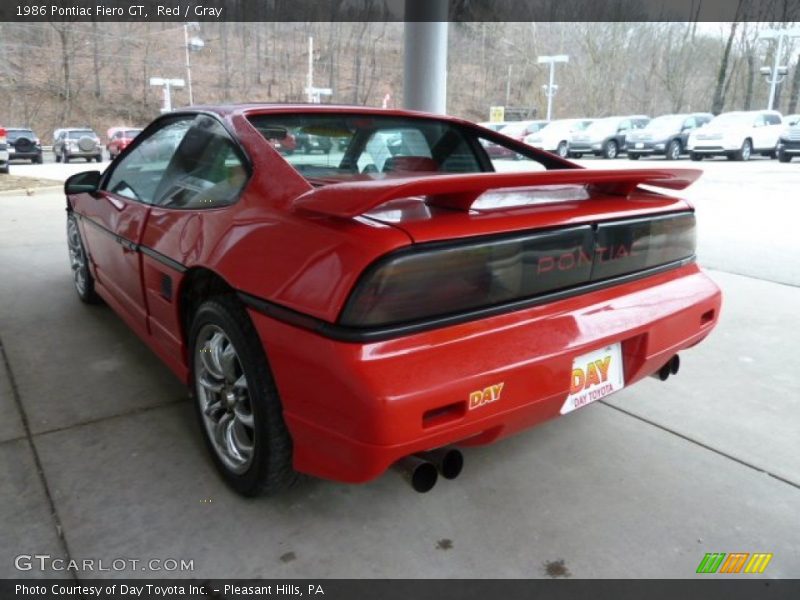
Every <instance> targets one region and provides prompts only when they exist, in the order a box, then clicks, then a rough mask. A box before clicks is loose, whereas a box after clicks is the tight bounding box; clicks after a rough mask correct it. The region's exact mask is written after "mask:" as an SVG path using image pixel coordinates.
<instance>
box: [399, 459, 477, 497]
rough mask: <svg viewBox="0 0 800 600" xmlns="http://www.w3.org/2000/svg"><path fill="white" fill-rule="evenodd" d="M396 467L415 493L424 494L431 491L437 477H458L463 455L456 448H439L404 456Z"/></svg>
mask: <svg viewBox="0 0 800 600" xmlns="http://www.w3.org/2000/svg"><path fill="white" fill-rule="evenodd" d="M396 467H397V468H398V469H399V470H400V471H401V472H402V473H403V476H404V477H405V479H406V481H408V483H409V484H411V487H412V488H413V489H414V491H415V492H419V493H420V494H424V493H425V492H429V491H431V490H432V489H433V486H435V485H436V482H437V481H438V479H439V475H441V476H442V477H444V478H445V479H455V478H456V477H458V476H459V475H460V474H461V470H462V469H463V468H464V455H463V454H461V451H460V450H458V449H457V448H439V449H437V450H431V451H430V452H418V453H417V454H412V455H411V456H406V457H405V458H403V459H402V460H400V461H398V462H397V463H396Z"/></svg>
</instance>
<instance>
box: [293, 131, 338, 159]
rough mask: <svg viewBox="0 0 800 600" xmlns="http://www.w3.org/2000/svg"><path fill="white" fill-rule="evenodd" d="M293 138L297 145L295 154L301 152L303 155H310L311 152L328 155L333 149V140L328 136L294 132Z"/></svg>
mask: <svg viewBox="0 0 800 600" xmlns="http://www.w3.org/2000/svg"><path fill="white" fill-rule="evenodd" d="M294 137H295V141H296V144H297V152H302V153H303V154H311V153H312V152H322V153H323V154H329V153H330V151H331V150H332V149H333V140H332V139H331V138H330V137H328V136H324V135H315V134H312V133H306V132H304V131H296V132H295V134H294Z"/></svg>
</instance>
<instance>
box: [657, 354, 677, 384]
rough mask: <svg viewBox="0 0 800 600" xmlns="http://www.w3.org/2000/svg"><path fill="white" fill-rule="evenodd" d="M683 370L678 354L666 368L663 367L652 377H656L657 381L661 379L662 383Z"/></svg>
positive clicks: (665, 364)
mask: <svg viewBox="0 0 800 600" xmlns="http://www.w3.org/2000/svg"><path fill="white" fill-rule="evenodd" d="M680 368H681V358H680V356H678V355H677V354H676V355H675V356H673V357H672V358H670V359H669V360H668V361H667V362H666V363H664V366H663V367H661V368H660V369H659V370H658V371H656V372H655V373H653V374H652V375H651V377H655V378H656V379H660V380H661V381H666V380H667V379H669V376H670V375H677V374H678V370H679V369H680Z"/></svg>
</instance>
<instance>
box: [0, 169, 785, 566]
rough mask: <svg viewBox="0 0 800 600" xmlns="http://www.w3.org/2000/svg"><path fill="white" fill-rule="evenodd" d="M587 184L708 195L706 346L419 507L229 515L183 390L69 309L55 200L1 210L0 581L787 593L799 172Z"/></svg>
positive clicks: (533, 436) (351, 499) (702, 253)
mask: <svg viewBox="0 0 800 600" xmlns="http://www.w3.org/2000/svg"><path fill="white" fill-rule="evenodd" d="M582 163H583V164H585V165H587V166H593V167H603V168H625V167H635V168H646V167H648V166H654V165H656V164H658V166H675V167H687V168H701V169H703V170H704V171H705V175H704V176H703V178H702V179H701V180H700V181H699V182H698V183H697V184H695V185H694V186H693V187H692V188H690V189H689V190H687V191H686V192H685V193H684V194H685V196H686V197H687V198H688V199H690V200H691V201H692V202H693V203H694V204H695V205H696V208H697V214H698V220H699V228H700V229H699V246H698V254H699V259H700V262H701V264H703V265H705V266H706V267H707V268H708V269H709V270H708V272H709V275H710V276H711V277H712V278H713V279H714V280H715V281H717V283H718V284H719V285H720V286H721V287H722V289H723V292H724V294H725V299H724V305H723V311H722V316H721V320H720V323H719V326H718V328H717V329H716V330H715V332H714V333H713V334H712V335H711V336H710V337H709V338H708V339H707V340H706V341H704V342H703V343H702V344H700V345H699V346H697V347H695V348H693V349H690V350H688V351H686V352H685V353H682V363H681V371H680V374H679V375H678V376H676V377H673V378H670V379H669V380H668V381H667V382H664V383H662V382H659V381H656V380H655V379H648V380H647V381H643V382H641V383H639V384H637V385H635V386H632V387H630V388H626V389H624V390H622V391H621V392H620V393H618V394H616V395H615V396H613V397H611V398H610V399H608V400H605V401H601V402H598V403H595V404H593V405H590V406H588V407H586V408H584V409H581V410H579V411H576V412H575V413H572V414H570V415H567V416H566V417H564V418H561V419H557V420H554V421H550V422H548V423H546V424H544V425H542V426H540V427H537V428H535V429H532V430H529V431H527V432H524V433H522V434H520V435H518V436H516V437H514V438H511V439H509V440H505V441H503V442H500V443H498V444H495V445H493V446H489V447H483V448H475V449H467V450H466V451H465V457H466V463H465V470H464V473H463V474H462V476H461V477H459V478H458V479H457V480H455V481H453V482H448V481H444V482H440V483H439V484H438V485H437V486H436V488H434V490H433V491H432V492H430V493H428V494H425V495H419V494H416V493H414V492H413V491H412V490H411V489H410V487H409V486H408V485H407V484H406V483H405V482H404V481H403V480H402V479H401V478H400V477H399V476H398V475H397V474H396V473H394V472H389V473H387V474H386V475H385V476H383V477H381V478H379V479H378V480H376V481H374V482H371V483H368V484H364V485H344V484H337V483H331V482H326V481H316V480H312V481H306V482H304V483H302V484H301V485H300V486H298V487H296V488H295V489H293V490H292V491H290V492H289V493H287V494H285V495H283V496H279V497H276V498H260V499H255V500H246V499H243V498H240V497H238V496H236V495H235V494H233V493H231V492H230V491H229V490H228V489H227V488H226V487H225V486H224V485H223V484H222V482H221V480H220V479H219V477H218V476H217V474H216V472H215V471H214V469H213V467H212V465H211V463H210V461H209V459H208V457H207V455H206V450H205V449H204V447H203V445H202V440H201V437H200V432H199V430H198V427H197V425H196V423H195V420H194V418H193V414H192V407H191V406H190V404H189V402H188V400H187V398H186V393H185V390H184V389H183V387H182V386H181V385H180V383H179V382H178V381H177V380H176V379H175V378H174V377H173V376H172V374H171V373H170V372H169V371H168V369H167V368H166V367H165V366H164V365H163V364H161V362H160V361H159V360H158V359H157V358H156V357H155V356H154V355H153V354H152V353H151V352H150V350H149V349H148V348H147V347H146V346H145V345H144V343H142V342H141V341H140V340H139V339H138V338H137V337H136V336H135V335H134V334H133V333H132V332H131V331H130V330H129V329H128V328H127V327H126V326H125V325H124V324H123V323H122V322H121V321H120V319H119V318H118V317H117V316H116V315H115V314H114V313H113V312H112V311H111V310H110V309H109V308H108V307H106V306H103V305H101V306H86V305H83V304H81V303H80V302H79V301H78V299H77V298H76V296H75V293H74V290H73V288H72V281H71V277H70V271H69V267H68V263H67V250H66V239H65V237H66V236H65V221H64V199H63V195H62V194H61V193H60V192H58V191H40V192H35V193H33V195H30V196H28V195H24V194H9V193H4V194H0V344H2V361H0V409H1V410H2V414H3V415H4V418H3V419H0V538H2V540H3V544H0V576H1V577H20V576H22V577H49V576H63V575H64V574H63V573H62V572H58V571H53V570H46V571H44V572H41V571H39V570H38V569H32V570H30V571H18V570H17V569H15V566H14V563H15V558H16V557H17V556H18V555H20V554H30V555H33V554H49V555H51V556H52V557H64V558H73V559H77V560H83V559H95V560H96V559H100V558H102V559H103V560H105V561H107V562H108V563H110V562H111V561H113V560H114V559H116V558H121V557H124V558H126V559H136V560H141V561H149V560H150V559H160V560H162V561H163V560H165V559H175V560H177V561H180V560H184V561H192V566H193V570H187V571H170V572H167V573H165V572H164V571H163V570H161V571H158V570H149V569H148V570H144V571H142V570H141V567H140V565H141V564H142V563H137V565H136V566H135V567H133V566H131V565H130V563H126V566H125V568H124V569H123V570H120V571H111V572H93V573H83V574H82V575H81V577H90V576H100V577H110V576H120V575H132V576H139V577H160V576H164V575H165V574H166V575H169V576H177V577H202V578H205V577H211V578H216V577H242V578H244V577H267V578H294V577H315V578H327V577H336V578H347V577H378V578H380V577H400V578H409V577H424V578H448V577H476V578H485V577H514V578H531V577H533V578H536V577H552V576H569V577H575V578H584V577H599V578H627V577H654V578H685V577H692V576H694V574H695V570H696V569H697V566H698V564H699V563H700V561H701V559H702V558H703V556H704V554H705V553H707V552H770V553H773V555H774V556H773V559H772V561H771V562H770V564H769V566H768V568H767V569H766V571H765V572H764V574H763V576H764V577H783V578H798V577H800V539H799V538H798V536H797V526H796V524H797V520H798V515H800V461H798V456H800V436H798V434H797V432H798V431H799V430H800V380H799V379H798V378H797V376H796V370H797V369H796V363H797V357H798V356H800V336H798V335H797V330H798V325H800V319H798V316H797V314H798V312H797V307H798V306H800V271H799V270H798V269H799V267H798V262H799V261H798V258H799V257H800V236H798V235H797V234H796V228H797V223H800V206H798V202H797V193H798V192H797V191H798V190H800V162H797V161H795V162H794V163H790V164H780V163H778V162H777V161H769V160H754V161H752V162H750V163H744V164H743V163H733V162H728V161H724V160H716V161H705V162H702V163H691V162H689V161H680V162H678V163H667V162H666V161H660V160H652V161H648V160H643V161H638V162H636V163H634V162H632V161H628V160H625V159H622V160H616V161H599V160H586V161H582ZM100 167H101V168H102V167H103V165H102V164H101V165H100ZM87 168H92V169H94V168H97V165H96V164H95V163H92V164H91V165H87V164H82V163H75V164H70V165H66V166H65V165H55V164H45V165H41V166H29V165H12V173H16V174H19V175H22V174H24V173H25V172H30V174H31V175H32V176H33V175H35V176H38V177H49V178H57V179H63V178H64V177H65V176H66V175H67V174H68V173H71V172H77V171H81V170H86V169H87ZM168 564H170V565H171V563H168ZM749 577H753V576H752V575H751V576H749Z"/></svg>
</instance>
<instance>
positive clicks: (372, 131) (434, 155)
mask: <svg viewBox="0 0 800 600" xmlns="http://www.w3.org/2000/svg"><path fill="white" fill-rule="evenodd" d="M250 122H251V123H252V124H253V125H254V126H255V128H256V129H258V131H259V132H260V133H261V134H262V135H263V136H264V138H266V140H267V141H268V142H270V144H271V145H272V147H273V148H275V149H276V150H277V151H278V152H279V153H280V154H282V155H283V157H284V158H285V159H286V160H287V161H288V162H289V163H290V164H291V165H292V166H293V167H294V168H295V169H296V170H297V171H298V172H299V173H300V174H301V175H303V176H304V177H306V178H307V179H316V180H335V181H342V180H347V179H366V178H376V177H382V176H383V175H382V174H392V175H401V176H402V175H410V174H417V175H418V174H420V173H425V172H438V173H476V172H482V171H490V170H491V167H490V166H489V165H488V164H487V162H486V161H485V159H484V161H483V162H482V161H481V157H480V156H479V155H478V154H477V153H476V148H477V149H480V146H479V144H477V143H476V140H475V138H474V135H473V134H472V133H471V132H470V131H468V130H466V129H464V128H462V127H460V126H458V125H457V124H454V123H449V122H447V121H439V120H437V119H427V118H407V117H394V116H383V115H372V114H364V115H359V114H338V115H328V114H306V115H298V114H296V113H295V114H269V115H254V116H252V117H250Z"/></svg>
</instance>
